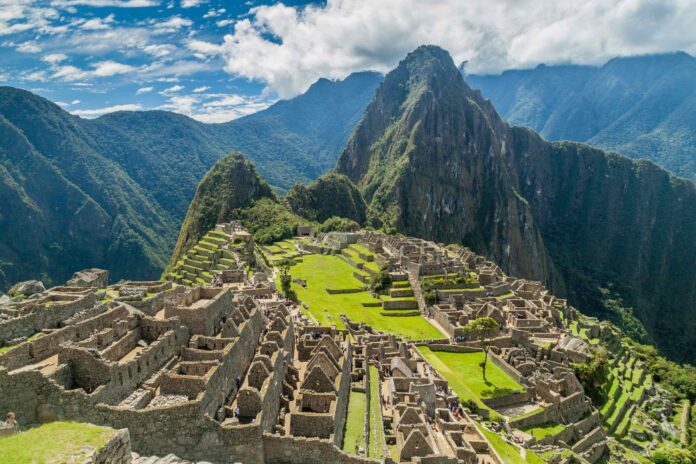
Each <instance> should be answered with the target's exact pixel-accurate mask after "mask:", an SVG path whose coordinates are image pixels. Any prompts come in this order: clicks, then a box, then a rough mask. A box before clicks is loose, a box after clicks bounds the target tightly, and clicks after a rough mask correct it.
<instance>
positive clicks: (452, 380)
mask: <svg viewBox="0 0 696 464" xmlns="http://www.w3.org/2000/svg"><path fill="white" fill-rule="evenodd" d="M418 349H419V350H420V352H421V353H422V354H423V356H425V358H426V359H427V360H428V361H430V364H432V365H433V367H434V368H435V369H437V371H438V372H439V373H440V374H441V375H442V376H444V377H445V379H447V381H448V382H449V385H450V387H451V388H452V389H453V390H454V391H455V392H456V393H457V395H459V397H460V398H461V399H462V400H469V399H471V400H474V401H476V403H477V404H478V405H479V407H483V408H486V409H488V408H487V407H486V406H485V405H484V404H483V403H482V402H481V399H485V398H495V397H497V396H502V395H506V394H508V393H511V392H514V391H524V389H523V388H522V386H521V385H520V384H519V383H517V382H516V381H515V380H514V379H513V378H512V377H510V376H509V375H507V374H506V373H505V372H503V370H502V369H500V368H499V367H498V366H496V365H495V364H493V363H492V362H491V361H490V360H489V361H488V364H487V367H486V380H484V379H483V375H482V373H481V366H480V363H481V362H483V357H484V355H483V352H475V353H449V352H446V351H432V350H431V349H430V348H428V347H425V346H422V347H419V348H418Z"/></svg>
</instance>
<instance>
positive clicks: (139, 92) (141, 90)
mask: <svg viewBox="0 0 696 464" xmlns="http://www.w3.org/2000/svg"><path fill="white" fill-rule="evenodd" d="M153 90H155V88H154V87H140V88H139V89H138V90H136V91H135V94H136V95H142V94H144V93H148V92H152V91H153Z"/></svg>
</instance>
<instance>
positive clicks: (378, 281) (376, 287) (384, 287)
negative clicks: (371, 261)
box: [370, 267, 392, 295]
mask: <svg viewBox="0 0 696 464" xmlns="http://www.w3.org/2000/svg"><path fill="white" fill-rule="evenodd" d="M391 285H392V277H391V275H390V274H389V271H388V270H387V268H386V267H383V268H381V269H380V270H379V273H378V274H375V275H374V276H372V279H370V290H371V291H373V292H374V293H376V294H378V295H384V294H386V293H387V292H388V291H389V288H390V287H391Z"/></svg>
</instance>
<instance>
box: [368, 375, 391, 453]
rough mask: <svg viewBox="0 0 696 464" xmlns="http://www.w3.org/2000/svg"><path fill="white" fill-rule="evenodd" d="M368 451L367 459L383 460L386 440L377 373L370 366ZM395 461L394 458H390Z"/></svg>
mask: <svg viewBox="0 0 696 464" xmlns="http://www.w3.org/2000/svg"><path fill="white" fill-rule="evenodd" d="M369 373H370V449H369V457H371V458H378V459H379V458H383V457H384V447H385V445H386V440H385V439H384V425H383V424H382V408H381V407H380V402H379V397H380V393H379V371H378V370H377V368H376V367H375V366H372V365H370V370H369ZM392 458H394V459H396V456H392Z"/></svg>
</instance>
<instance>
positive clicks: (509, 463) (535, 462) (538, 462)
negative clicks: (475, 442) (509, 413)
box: [477, 424, 545, 464]
mask: <svg viewBox="0 0 696 464" xmlns="http://www.w3.org/2000/svg"><path fill="white" fill-rule="evenodd" d="M477 427H478V429H479V431H481V433H483V435H484V436H485V437H486V439H487V440H488V441H489V442H490V444H491V446H492V447H493V448H494V449H495V451H496V452H497V453H498V455H499V456H500V457H501V459H502V460H503V462H504V463H505V464H545V462H544V460H542V459H541V458H540V457H539V456H537V455H536V454H534V453H533V452H532V451H526V455H525V457H524V458H523V457H522V455H521V454H520V449H519V448H517V447H516V446H513V445H510V444H509V443H507V442H506V441H505V440H503V438H502V437H501V436H500V435H498V434H497V433H495V432H491V431H490V430H488V429H486V428H484V427H481V426H480V425H478V424H477Z"/></svg>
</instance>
